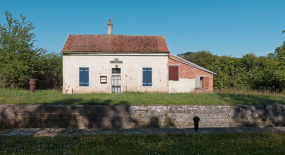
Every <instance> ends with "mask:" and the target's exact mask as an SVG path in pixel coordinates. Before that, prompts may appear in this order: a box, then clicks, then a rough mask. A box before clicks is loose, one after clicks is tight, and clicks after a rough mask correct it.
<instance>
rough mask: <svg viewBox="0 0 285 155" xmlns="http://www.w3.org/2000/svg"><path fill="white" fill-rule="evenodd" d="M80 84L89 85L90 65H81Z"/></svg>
mask: <svg viewBox="0 0 285 155" xmlns="http://www.w3.org/2000/svg"><path fill="white" fill-rule="evenodd" d="M79 86H84V87H88V86H89V67H79Z"/></svg>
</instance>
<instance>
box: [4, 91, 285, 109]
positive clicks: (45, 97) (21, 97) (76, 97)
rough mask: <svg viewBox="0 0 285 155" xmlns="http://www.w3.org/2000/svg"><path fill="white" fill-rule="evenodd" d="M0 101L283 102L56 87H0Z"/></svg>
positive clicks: (283, 100)
mask: <svg viewBox="0 0 285 155" xmlns="http://www.w3.org/2000/svg"><path fill="white" fill-rule="evenodd" d="M0 104H55V105H58V104H60V105H64V104H73V105H80V104H82V105H87V104H92V105H93V104H104V105H114V104H125V105H153V104H160V105H175V104H180V105H237V104H244V105H252V104H260V105H268V104H282V105H285V96H284V95H259V94H230V93H200V94H195V93H177V94H169V93H137V92H127V93H121V94H106V93H97V94H62V93H61V92H60V91H56V90H37V91H36V92H35V93H29V92H28V90H11V89H0Z"/></svg>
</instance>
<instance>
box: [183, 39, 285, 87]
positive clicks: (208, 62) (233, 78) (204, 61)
mask: <svg viewBox="0 0 285 155" xmlns="http://www.w3.org/2000/svg"><path fill="white" fill-rule="evenodd" d="M284 45H285V44H284ZM284 45H283V46H280V47H278V48H277V49H276V52H275V53H274V54H273V53H269V54H268V56H267V57H264V56H260V57H256V56H255V55H254V54H246V55H244V56H243V57H242V58H233V57H231V56H221V57H219V56H217V55H213V54H211V53H210V52H208V51H198V52H187V53H185V54H180V56H182V57H183V58H185V59H187V60H189V61H191V62H193V63H196V64H197V65H200V66H202V67H204V68H207V69H209V70H211V71H213V72H215V73H216V75H214V89H219V90H223V89H236V90H261V91H269V92H282V91H283V89H284V83H285V72H284V70H285V68H284V66H285V50H284V49H285V48H284V47H285V46H284Z"/></svg>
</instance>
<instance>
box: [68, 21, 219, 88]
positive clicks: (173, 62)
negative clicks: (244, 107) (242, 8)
mask: <svg viewBox="0 0 285 155" xmlns="http://www.w3.org/2000/svg"><path fill="white" fill-rule="evenodd" d="M107 25H108V26H107V30H108V34H106V35H68V37H67V40H66V42H65V44H64V47H63V49H62V53H63V93H100V92H104V93H120V92H123V91H135V92H193V91H204V92H212V91H213V87H212V86H213V74H215V73H213V72H211V71H209V70H207V69H205V68H202V67H200V66H197V65H196V66H195V64H193V63H192V64H191V62H189V61H187V60H184V59H182V58H180V57H177V56H174V55H172V54H170V52H169V49H168V47H167V43H166V40H165V38H164V36H146V35H113V34H112V23H111V20H109V23H108V24H107ZM180 66H181V67H183V68H180ZM185 66H188V67H185ZM185 70H187V71H189V74H191V70H195V73H193V75H191V76H187V75H186V76H185ZM169 72H171V74H169ZM196 73H198V74H196ZM180 74H181V75H180ZM197 75H198V76H197ZM184 76H185V77H184ZM173 77H174V79H173ZM204 77H205V78H204ZM191 78H192V79H191ZM198 79H199V80H198ZM203 80H204V81H203ZM198 81H199V82H198ZM195 83H196V84H195ZM197 83H199V85H198V84H197ZM185 84H186V85H185ZM179 85H182V87H183V88H182V87H179ZM198 88H199V89H198Z"/></svg>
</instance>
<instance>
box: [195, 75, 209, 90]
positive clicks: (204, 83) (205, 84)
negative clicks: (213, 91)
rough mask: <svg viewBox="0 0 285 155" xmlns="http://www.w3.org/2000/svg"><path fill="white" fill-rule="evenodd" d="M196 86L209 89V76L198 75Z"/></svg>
mask: <svg viewBox="0 0 285 155" xmlns="http://www.w3.org/2000/svg"><path fill="white" fill-rule="evenodd" d="M195 87H196V88H200V89H208V88H209V78H208V77H206V76H196V80H195Z"/></svg>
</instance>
